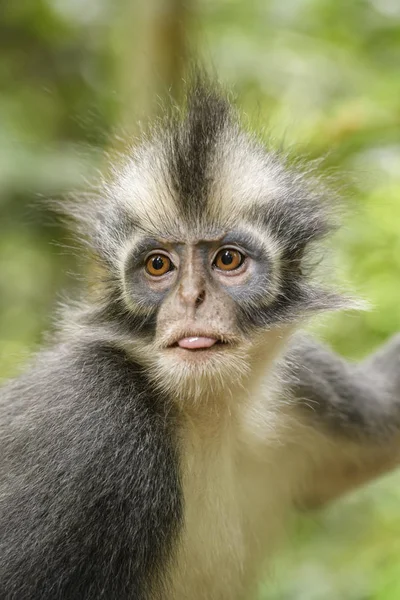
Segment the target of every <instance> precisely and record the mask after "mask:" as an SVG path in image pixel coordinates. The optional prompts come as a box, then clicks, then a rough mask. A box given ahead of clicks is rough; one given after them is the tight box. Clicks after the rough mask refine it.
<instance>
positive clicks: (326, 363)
mask: <svg viewBox="0 0 400 600" xmlns="http://www.w3.org/2000/svg"><path fill="white" fill-rule="evenodd" d="M290 379H291V384H290V387H291V393H292V394H293V396H294V398H295V399H296V411H298V410H300V413H301V422H302V423H303V426H304V430H303V434H304V437H305V438H307V436H308V435H310V437H311V438H312V442H311V443H310V448H311V450H310V451H309V456H308V459H309V462H308V464H309V465H310V469H309V473H308V477H307V481H306V482H305V485H304V490H305V493H303V494H302V495H301V496H300V504H302V505H303V506H304V505H305V506H310V507H317V506H321V505H324V504H325V503H327V502H329V501H331V500H333V499H335V498H336V497H339V496H340V495H342V494H343V493H345V492H347V491H349V490H351V489H353V488H355V487H357V486H359V485H361V484H363V483H366V482H367V481H369V480H371V479H373V478H375V477H378V476H379V475H381V474H383V473H385V472H387V471H389V470H391V469H393V468H395V467H396V466H397V465H400V335H397V336H395V337H393V338H392V339H391V340H390V341H389V342H388V343H387V344H386V345H384V346H383V347H382V348H381V349H380V350H379V351H378V352H376V353H375V354H373V355H371V356H370V357H368V358H367V359H366V360H365V361H363V362H361V363H358V364H351V363H348V362H346V361H345V360H343V359H342V358H340V357H339V356H337V355H335V354H334V353H333V352H332V351H330V350H328V349H326V348H324V347H322V346H320V345H317V344H315V343H313V342H311V341H310V340H303V341H302V342H300V343H299V344H297V346H296V347H295V349H294V351H293V354H292V368H291V375H290ZM310 432H312V433H311V434H310ZM300 435H302V433H300Z"/></svg>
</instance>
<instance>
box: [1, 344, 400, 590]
mask: <svg viewBox="0 0 400 600" xmlns="http://www.w3.org/2000/svg"><path fill="white" fill-rule="evenodd" d="M399 348H400V340H399V339H398V338H397V339H395V340H394V341H393V342H392V343H391V344H389V345H388V346H387V348H384V350H383V351H381V352H380V353H378V355H377V358H375V357H374V358H373V359H371V360H370V361H369V362H368V363H366V367H367V369H368V370H367V371H363V372H361V373H355V374H352V373H351V372H350V373H349V372H347V371H348V367H346V366H345V364H344V363H343V362H342V361H340V359H338V358H335V357H334V356H333V355H331V354H328V353H327V352H326V351H324V350H322V349H318V347H317V346H315V345H313V344H311V345H309V346H307V345H305V346H304V345H303V347H302V348H301V354H300V355H299V356H298V357H297V360H298V361H300V359H301V361H302V362H301V363H300V362H299V365H300V368H299V369H297V374H296V377H295V381H297V384H296V386H297V387H296V388H293V385H292V386H289V387H288V390H289V389H290V394H288V393H284V389H283V388H282V389H281V390H280V391H279V389H278V388H277V386H276V385H274V386H272V389H273V392H272V393H271V386H270V381H269V379H267V380H266V381H265V382H263V383H261V384H259V385H257V386H256V387H257V390H258V392H252V391H251V390H250V391H249V393H246V394H243V396H242V397H236V398H235V397H234V396H231V397H229V398H228V399H227V402H226V407H225V408H226V410H224V411H222V412H220V413H219V414H216V413H215V412H213V410H212V409H211V407H210V411H209V412H208V417H204V415H207V411H205V412H203V417H204V418H203V420H199V419H195V418H194V415H193V413H192V414H190V412H191V411H189V415H188V416H187V417H186V418H185V419H184V420H182V419H181V418H180V416H179V413H178V412H177V411H175V410H174V407H173V405H171V404H170V403H168V402H166V400H165V399H163V397H162V395H161V396H160V394H159V393H157V392H155V391H154V390H153V391H151V387H149V384H148V382H146V376H145V373H144V371H142V370H141V368H140V367H139V366H138V365H135V364H134V363H132V362H131V360H130V359H129V358H128V357H127V356H126V355H124V353H121V351H118V350H116V349H113V348H111V347H110V346H104V345H101V344H99V345H97V344H90V345H89V346H85V344H84V343H82V344H81V345H80V346H78V347H76V346H72V347H70V346H68V345H62V346H60V347H58V348H56V349H55V350H53V351H52V355H51V356H49V355H47V354H46V353H44V354H43V355H42V356H39V358H38V360H37V363H36V365H35V366H34V367H33V368H32V369H31V370H30V371H28V372H27V373H26V374H25V375H23V376H22V377H21V378H20V379H17V380H16V381H15V382H14V383H11V384H10V385H9V386H7V387H6V388H4V389H3V390H2V396H1V410H2V417H1V421H0V422H1V430H2V431H1V433H2V435H1V440H2V442H1V445H2V447H1V456H2V483H1V496H0V498H1V500H0V502H1V510H0V529H1V533H2V535H1V537H0V546H1V547H0V550H1V552H0V557H1V562H0V597H1V598H4V599H5V600H14V599H18V600H76V599H77V598H79V599H82V600H97V599H98V598H105V599H107V600H124V599H126V600H161V599H163V600H165V599H171V600H172V599H174V600H183V599H184V598H193V599H194V600H203V599H204V600H206V599H207V600H225V599H228V598H229V600H232V599H236V598H238V599H239V598H243V597H244V596H245V597H248V594H249V591H250V590H251V589H254V586H255V583H256V582H257V579H258V578H259V576H260V574H262V572H263V570H262V569H263V566H264V565H265V572H266V569H267V566H266V564H265V562H264V561H265V559H266V558H267V557H268V555H269V554H270V552H271V551H272V550H273V549H274V548H275V546H276V544H277V541H278V539H279V537H280V535H281V533H282V528H283V527H284V524H285V520H286V517H287V513H288V511H289V510H290V509H291V508H294V507H295V506H296V505H297V504H302V503H304V502H305V501H306V500H307V499H309V500H310V503H311V504H313V503H314V504H318V501H319V499H322V501H325V500H326V499H329V498H330V497H334V496H335V495H336V494H337V493H340V492H341V487H342V488H343V489H346V488H348V487H351V486H352V485H355V484H357V483H359V482H362V481H363V478H364V479H367V478H369V477H371V476H373V475H374V474H376V473H377V472H379V470H385V469H386V468H389V467H390V466H391V465H393V464H395V463H396V462H397V461H398V450H396V452H394V450H393V442H392V441H391V439H392V438H391V437H390V428H391V427H395V428H397V425H396V420H395V418H394V417H396V418H397V419H398V415H397V413H396V412H394V413H392V415H393V416H392V417H390V423H388V421H387V418H388V415H389V412H388V409H389V407H390V406H392V405H393V406H394V407H395V406H396V405H395V403H393V400H394V398H397V397H398V390H399V388H400V381H399V377H398V371H399V369H398V362H399V356H400V352H399ZM333 365H334V368H333ZM377 366H378V367H379V369H378V370H376V367H377ZM293 368H294V367H293ZM395 368H396V370H395V371H394V369H395ZM384 369H388V373H389V371H390V372H392V373H394V372H395V373H396V375H395V377H391V378H390V379H388V381H389V383H390V385H389V387H388V388H387V389H386V391H385V394H384V395H386V400H385V401H386V402H387V404H386V405H385V406H386V408H383V407H382V403H381V404H380V402H381V400H379V398H378V396H376V392H378V394H379V395H381V394H382V393H383V391H384V390H383V388H382V386H381V384H382V381H381V380H380V376H381V375H382V374H383V373H384ZM303 370H304V372H303ZM44 373H45V375H46V378H44V377H43V375H44ZM338 377H339V381H340V386H341V387H340V386H339V387H337V385H336V384H335V381H336V380H337V378H338ZM345 381H346V389H347V390H351V393H352V394H353V396H352V400H351V401H350V400H349V401H347V400H346V403H345V404H344V405H343V407H342V409H338V408H336V411H333V412H332V417H331V416H330V415H328V416H326V415H325V416H324V415H323V417H324V421H325V424H323V423H322V422H321V423H320V424H318V411H319V412H320V413H323V412H324V410H326V408H324V402H325V405H326V406H329V407H330V410H333V407H334V405H335V402H339V401H340V402H342V401H343V399H344V398H345V396H344V391H343V390H344V388H343V385H344V383H343V382H345ZM366 383H367V384H368V388H369V390H366V389H365V384H366ZM285 385H287V384H285ZM33 386H34V387H33ZM33 389H35V395H33V394H32V390H33ZM329 389H331V392H330V393H331V394H334V393H337V392H340V394H339V393H338V394H337V395H336V396H335V395H332V396H331V398H330V399H329V405H327V404H326V402H328V396H329ZM278 392H279V394H278ZM389 392H390V394H394V395H389ZM296 393H297V396H298V398H297V400H296ZM357 393H360V394H361V396H358V397H357V395H356V394H357ZM277 394H278V396H277ZM301 398H303V399H307V398H308V399H309V401H310V402H313V403H314V410H313V411H311V416H312V418H311V420H310V419H309V416H307V418H306V419H304V418H303V417H304V415H305V413H304V412H303V409H304V407H301ZM290 399H291V400H290ZM219 400H222V399H219ZM295 400H296V401H295ZM317 401H318V404H317ZM389 402H390V404H389ZM299 409H300V410H299ZM314 412H315V413H316V414H314ZM332 418H333V419H334V426H335V427H336V428H338V429H339V430H340V427H341V428H342V429H343V428H344V431H342V432H340V431H338V435H339V438H338V443H337V442H336V441H335V436H333V437H332V435H327V433H326V432H325V433H324V427H325V425H326V424H328V425H329V420H330V419H332ZM315 419H317V420H315ZM335 420H336V421H338V422H337V423H336V421H335ZM335 423H336V424H335ZM359 423H362V426H361V425H360V424H359ZM346 424H347V425H346ZM347 426H349V427H350V429H349V431H350V434H351V435H350V436H349V438H347V437H346V435H347V434H346V427H347ZM352 428H353V429H352ZM354 428H356V430H358V431H359V435H361V434H362V435H365V434H366V433H367V434H368V428H370V429H371V432H370V434H369V435H371V434H372V433H373V431H372V430H374V431H375V434H374V435H375V436H378V438H379V436H380V429H381V431H384V432H386V433H385V436H386V438H387V440H388V442H385V443H384V444H382V439H384V438H382V437H381V438H380V439H381V441H380V442H379V444H378V446H376V445H375V444H374V443H373V442H369V443H368V444H365V443H364V442H361V441H357V440H356V439H355V438H354ZM395 431H397V429H395ZM343 434H346V435H345V436H344V437H343ZM388 436H389V437H388ZM370 439H372V438H370ZM395 442H396V438H395ZM349 461H350V462H349ZM349 466H350V467H351V468H350V469H349ZM358 468H359V471H360V477H359V478H358V479H357V477H355V475H357V469H358ZM343 474H344V476H343ZM346 478H348V480H347V479H346ZM336 480H337V481H336ZM335 486H336V487H335ZM314 487H315V488H316V490H314V491H313V489H314ZM331 488H332V489H331Z"/></svg>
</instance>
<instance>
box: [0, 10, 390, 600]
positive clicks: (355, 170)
mask: <svg viewBox="0 0 400 600" xmlns="http://www.w3.org/2000/svg"><path fill="white" fill-rule="evenodd" d="M0 50H1V51H0V86H1V87H0V265H1V268H0V377H7V376H9V375H12V374H13V373H15V372H16V370H17V368H18V365H20V364H22V363H23V362H24V360H25V358H26V356H28V355H29V353H31V352H32V350H34V349H35V347H36V346H37V345H38V344H39V343H40V340H41V337H42V335H43V334H42V332H43V331H45V330H49V329H51V318H52V317H51V315H52V314H53V309H54V307H55V306H56V305H57V303H58V302H60V301H62V300H63V292H60V290H67V291H68V293H70V290H71V289H72V288H73V286H74V285H75V283H74V277H73V273H74V272H76V271H78V270H79V266H78V262H79V260H78V259H79V252H78V253H76V252H74V250H73V243H71V240H70V239H69V237H68V234H67V233H66V232H65V231H64V230H63V227H62V226H61V225H60V224H59V223H57V221H56V220H55V219H54V217H52V216H51V214H50V212H49V211H48V209H47V208H46V203H45V202H43V200H45V199H46V198H57V197H60V196H62V195H63V194H65V193H66V192H67V191H70V190H76V189H80V188H84V186H85V178H86V177H87V176H93V175H94V176H95V173H96V169H98V168H99V167H101V164H102V159H101V153H102V150H103V149H104V148H106V147H107V143H108V142H107V140H109V139H114V138H115V136H118V135H120V134H122V135H124V136H126V135H127V134H128V135H129V134H130V133H132V134H133V133H135V132H136V131H137V128H136V125H135V123H136V122H137V120H138V119H143V118H145V117H146V116H148V115H152V114H155V113H157V110H158V106H159V104H160V102H159V98H160V97H162V96H163V95H164V94H165V92H166V90H169V91H170V93H171V94H172V95H174V94H178V90H179V84H180V82H181V80H182V76H183V73H184V68H185V63H187V62H188V61H189V57H193V56H196V55H197V54H200V56H201V57H202V60H203V61H204V62H205V64H206V65H213V69H214V71H215V72H216V73H217V74H218V76H219V78H220V79H221V80H222V81H223V82H224V83H225V84H227V85H228V86H229V87H232V88H233V89H234V93H235V95H237V96H238V100H237V103H238V104H239V106H240V107H241V108H242V109H243V110H244V112H245V115H246V117H245V118H246V119H247V120H248V121H250V123H253V124H254V125H255V126H260V125H261V124H262V125H263V126H266V131H268V132H269V134H268V135H272V136H273V138H274V140H276V142H274V143H279V140H281V139H283V140H284V141H285V143H288V144H290V145H291V146H293V148H294V150H295V151H296V152H300V153H301V154H303V153H306V154H307V155H308V156H309V157H311V158H314V157H318V156H321V155H323V156H325V157H326V158H325V161H324V165H326V168H327V169H328V168H329V170H330V171H331V170H332V169H334V170H339V171H340V173H341V177H340V180H341V183H342V184H343V186H344V188H345V189H346V195H347V196H348V206H349V208H350V211H349V217H348V219H347V223H346V227H345V228H344V229H343V231H342V232H341V233H340V235H339V236H338V238H337V239H336V240H335V247H336V249H337V251H338V255H339V259H338V265H339V271H340V278H341V279H342V281H343V282H344V283H345V282H348V281H351V287H352V289H353V290H354V291H355V292H357V293H358V294H360V295H361V296H362V297H364V298H367V299H369V300H370V301H371V303H372V306H373V308H372V309H371V310H370V311H369V312H362V313H360V314H354V313H352V314H346V315H336V316H334V317H330V318H329V319H325V320H324V321H323V323H320V324H319V333H320V335H322V336H323V337H324V338H326V339H327V340H329V341H330V342H331V343H332V344H333V345H334V347H335V348H336V349H337V350H339V351H340V352H342V353H343V354H345V355H347V356H349V357H355V358H356V357H359V356H362V355H364V354H365V353H367V352H369V351H370V350H371V349H373V348H374V347H376V346H377V345H378V344H379V343H380V342H382V341H383V340H385V339H386V338H387V337H388V336H389V335H390V334H391V333H392V332H394V331H396V330H400V301H399V300H400V2H399V0H365V1H363V0H285V1H283V0H254V1H251V0H241V1H239V0H236V1H235V0H197V1H195V0H186V1H185V2H183V0H143V1H132V0H84V1H83V0H19V1H18V2H2V3H1V17H0ZM265 135H267V134H265ZM70 246H72V248H71V250H72V251H69V250H68V247H70ZM66 247H67V248H66ZM294 528H295V530H296V536H295V540H296V541H295V543H293V538H292V537H290V541H288V543H287V547H286V549H285V551H284V554H283V557H282V559H280V560H278V561H277V564H276V566H275V567H274V569H273V572H272V583H269V584H268V585H267V584H266V583H265V584H263V585H262V586H261V588H260V600H265V599H267V598H268V599H273V600H289V599H293V600H338V599H344V600H367V599H368V600H372V599H373V600H378V599H379V600H398V599H399V598H400V474H398V475H397V474H394V475H392V476H390V477H387V478H385V479H383V480H381V481H379V482H377V483H375V484H374V485H372V486H370V487H369V488H368V489H365V490H361V491H360V492H358V493H356V494H353V495H351V496H349V497H348V498H346V499H344V500H343V501H341V502H339V503H337V504H336V505H335V506H333V507H332V508H330V509H329V510H327V511H325V512H324V514H323V515H318V516H315V517H313V518H309V519H307V520H303V521H301V522H299V523H296V524H294Z"/></svg>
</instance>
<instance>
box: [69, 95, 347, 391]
mask: <svg viewBox="0 0 400 600" xmlns="http://www.w3.org/2000/svg"><path fill="white" fill-rule="evenodd" d="M285 162H286V161H285V160H284V157H282V156H279V155H278V154H277V153H274V152H272V151H267V150H266V149H265V148H264V147H263V145H262V144H261V143H260V142H258V141H257V140H256V139H255V138H254V137H253V136H252V135H250V134H248V133H246V132H244V131H243V130H242V129H241V127H240V125H239V123H238V120H237V118H236V115H235V112H234V110H233V109H232V108H231V107H230V105H229V103H228V102H227V101H226V100H225V99H224V98H223V97H221V95H220V94H218V93H216V92H215V91H214V90H210V89H208V90H207V89H205V88H204V87H202V86H198V87H196V88H195V89H194V90H193V91H192V92H191V94H190V95H189V99H188V104H187V107H186V109H185V111H184V112H183V114H181V115H180V116H179V117H177V118H172V119H168V120H167V123H166V124H164V125H163V126H162V127H159V128H156V129H155V130H154V131H153V132H152V134H151V136H149V138H148V139H146V140H145V141H143V142H142V143H141V144H140V145H138V147H136V148H134V149H132V150H131V151H129V152H128V154H127V156H126V155H125V157H124V158H123V160H122V165H118V166H116V167H113V172H112V174H111V178H110V180H108V181H107V182H106V183H103V184H102V185H101V190H100V192H99V193H98V194H95V200H94V202H92V203H89V208H88V211H87V212H86V214H84V215H82V206H81V205H80V206H79V207H78V208H77V209H75V214H78V217H79V219H80V221H81V223H82V222H83V224H84V230H85V233H87V231H89V232H90V234H91V235H90V244H91V247H92V248H93V249H94V250H95V254H96V256H97V257H98V258H99V260H100V261H101V263H102V272H103V273H105V277H103V281H106V282H107V286H106V287H103V288H102V289H103V290H105V293H104V295H103V297H102V300H101V308H100V309H99V310H98V313H97V319H98V321H99V322H102V323H105V324H107V326H110V324H112V326H113V327H114V329H115V331H118V332H119V334H120V335H121V336H123V337H124V340H125V342H126V340H129V339H132V345H133V346H135V347H136V348H139V347H140V354H141V357H142V358H143V356H145V357H146V359H145V362H146V364H147V366H149V372H150V373H151V374H152V375H153V377H154V378H155V379H157V380H158V381H160V382H162V384H163V385H164V386H166V387H168V388H171V387H172V388H174V389H175V390H176V388H177V386H178V387H180V386H182V389H185V390H188V389H190V391H191V393H196V389H200V388H201V389H204V386H203V385H199V384H202V382H203V380H204V378H206V379H207V380H208V382H209V388H211V389H216V388H217V387H219V386H220V385H223V386H228V385H229V384H231V383H232V382H238V380H240V378H241V377H242V376H243V374H244V373H246V371H248V370H249V369H250V368H251V367H252V366H253V365H254V364H255V363H256V362H257V360H258V359H259V357H260V354H265V353H269V354H270V355H271V356H274V355H276V351H277V345H279V343H280V340H281V339H282V338H285V336H286V334H287V332H288V330H290V329H291V328H292V326H293V323H295V322H296V321H298V320H299V319H301V318H302V317H304V316H305V315H307V314H309V313H310V312H314V311H319V310H325V309H330V308H332V307H337V305H338V304H341V301H340V300H339V299H338V297H337V296H336V295H334V294H333V293H332V292H328V291H324V290H322V289H320V288H319V287H317V286H316V285H314V284H312V283H311V282H310V281H309V277H308V276H307V275H306V274H305V272H304V269H303V268H302V266H303V261H304V256H305V253H306V250H307V248H308V247H309V246H310V244H312V243H313V242H315V241H317V240H319V239H320V238H322V237H324V236H325V235H326V234H327V233H328V232H329V229H330V220H329V219H328V214H329V211H328V210H327V206H328V202H327V201H326V199H325V196H324V194H325V193H324V190H323V189H322V187H321V186H320V184H317V183H316V180H314V179H313V178H311V177H309V176H307V175H305V174H304V173H301V172H300V171H298V170H297V169H293V168H289V167H287V166H286V165H285ZM189 384H190V385H189Z"/></svg>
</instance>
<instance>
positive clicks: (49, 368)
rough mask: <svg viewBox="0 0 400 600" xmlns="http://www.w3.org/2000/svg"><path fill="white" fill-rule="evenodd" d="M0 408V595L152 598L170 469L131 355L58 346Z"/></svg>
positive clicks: (162, 549)
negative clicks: (128, 356)
mask: <svg viewBox="0 0 400 600" xmlns="http://www.w3.org/2000/svg"><path fill="white" fill-rule="evenodd" d="M0 409H1V410H0V413H1V418H0V432H1V436H0V440H1V441H0V457H1V459H0V473H1V477H0V531H1V534H0V597H1V598H2V599H4V600H11V599H12V598H18V600H28V599H29V600H57V599H62V600H78V599H80V600H96V599H97V598H100V597H102V598H107V599H109V600H113V599H115V600H116V599H117V598H118V600H124V599H128V598H135V600H144V599H148V598H152V599H155V598H162V597H163V593H162V583H163V572H164V569H165V567H166V564H167V562H168V557H169V554H170V552H171V549H172V546H173V541H174V536H175V534H176V532H177V530H178V527H179V521H180V515H181V499H180V492H179V490H180V486H179V475H178V465H177V455H176V449H175V446H174V441H173V434H172V433H173V432H172V431H171V427H172V425H171V421H170V414H171V410H170V407H166V406H165V405H164V404H163V401H162V399H161V398H159V397H158V396H157V394H156V393H152V392H151V388H150V387H149V386H148V383H147V381H146V377H145V374H144V372H143V370H142V369H141V368H140V367H139V365H135V364H133V363H132V362H130V361H128V360H127V359H126V357H125V356H124V354H123V353H122V352H119V351H117V350H114V349H113V348H111V347H109V346H108V347H107V346H102V345H100V344H99V345H98V344H94V343H91V344H86V345H85V344H84V343H81V344H80V345H77V346H76V347H70V346H68V345H60V346H59V347H56V348H54V349H53V350H51V351H49V352H45V353H43V354H42V355H40V356H39V358H38V360H37V363H36V365H35V366H34V367H33V368H32V369H31V370H30V371H28V372H27V373H25V374H24V375H22V376H21V377H20V378H19V379H17V380H16V381H14V382H13V383H11V384H10V385H7V386H6V387H5V388H3V389H2V390H0ZM172 428H173V427H172Z"/></svg>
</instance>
